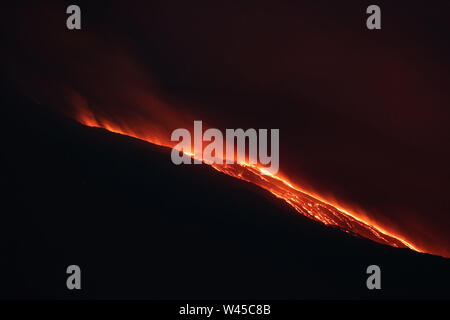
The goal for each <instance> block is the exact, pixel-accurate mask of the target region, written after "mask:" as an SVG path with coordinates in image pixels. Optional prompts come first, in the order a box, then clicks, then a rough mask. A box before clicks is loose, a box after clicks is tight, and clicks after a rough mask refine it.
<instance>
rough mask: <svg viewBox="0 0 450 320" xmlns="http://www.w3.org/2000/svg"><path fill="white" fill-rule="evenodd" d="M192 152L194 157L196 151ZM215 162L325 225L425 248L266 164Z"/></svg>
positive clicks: (92, 121)
mask: <svg viewBox="0 0 450 320" xmlns="http://www.w3.org/2000/svg"><path fill="white" fill-rule="evenodd" d="M77 120H78V121H79V122H80V123H82V124H84V125H86V126H89V127H98V128H103V129H106V130H108V131H111V132H114V133H119V134H122V135H127V136H130V137H133V138H137V139H140V140H143V141H146V142H149V143H152V144H155V145H159V146H164V147H169V148H173V146H172V145H170V144H169V143H168V142H164V141H161V140H160V139H157V138H155V137H144V136H142V135H139V134H136V133H134V132H133V131H132V130H130V129H122V128H120V127H119V126H117V125H115V124H112V123H111V122H109V121H105V120H98V119H97V118H96V117H94V116H93V115H92V114H91V113H90V112H84V113H82V114H79V116H78V117H77ZM185 153H186V152H185ZM189 155H190V156H191V157H193V154H189ZM211 166H212V167H213V168H214V169H216V170H218V171H220V172H222V173H225V174H227V175H230V176H232V177H235V178H238V179H241V180H244V181H247V182H250V183H253V184H255V185H257V186H259V187H261V188H264V189H266V190H268V191H269V192H271V193H272V194H273V195H275V196H276V197H278V198H280V199H283V200H284V201H286V202H287V203H288V204H289V205H291V206H292V207H293V208H294V209H295V210H296V211H297V212H299V213H301V214H302V215H304V216H306V217H308V218H311V219H313V220H316V221H320V222H322V223H323V224H325V225H328V226H335V227H338V228H339V229H341V230H343V231H345V232H347V233H350V234H353V235H359V236H362V237H365V238H368V239H371V240H373V241H376V242H378V243H381V244H385V245H389V246H393V247H399V248H409V249H412V250H415V251H418V252H424V251H422V250H420V249H418V248H417V246H415V245H413V244H412V243H411V242H410V241H407V240H405V239H403V238H402V237H400V236H398V235H396V234H393V233H392V232H388V231H387V230H385V229H384V228H382V227H380V226H378V225H377V224H376V223H374V222H372V221H369V220H368V219H367V218H363V217H361V215H358V214H356V213H354V212H350V211H349V210H347V209H344V208H342V207H340V206H339V205H337V204H335V203H332V202H330V201H327V200H325V199H323V198H321V197H320V196H318V195H315V194H312V193H311V192H307V191H305V190H303V189H301V188H299V187H297V186H295V185H293V184H292V183H291V182H289V181H288V180H287V179H286V178H284V177H281V176H280V175H279V174H275V175H273V174H271V173H269V172H268V171H267V170H265V169H264V168H263V167H260V166H258V165H250V164H247V163H240V164H232V165H229V164H223V165H217V164H212V165H211Z"/></svg>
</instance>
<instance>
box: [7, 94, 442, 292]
mask: <svg viewBox="0 0 450 320" xmlns="http://www.w3.org/2000/svg"><path fill="white" fill-rule="evenodd" d="M8 91H9V92H8ZM2 104H3V109H4V114H3V121H2V122H3V124H2V131H3V139H2V140H3V144H2V167H1V168H2V172H3V174H2V179H1V180H2V184H3V187H4V188H3V190H4V191H3V192H2V195H3V197H4V200H3V201H2V203H3V206H2V207H3V209H2V223H1V245H0V246H1V250H2V258H1V259H0V260H1V262H0V281H1V285H0V296H1V297H6V298H63V299H66V298H68V299H72V298H89V299H90V298H153V299H165V298H180V299H187V298H209V299H212V298H255V299H256V298H276V299H278V298H285V299H298V298H301V299H303V298H307V299H309V298H449V297H450V293H449V289H448V288H449V284H450V275H449V273H448V270H449V267H450V261H449V260H448V259H445V258H441V257H438V256H432V255H428V254H420V253H416V252H413V251H410V250H407V249H396V248H392V247H388V246H383V245H380V244H377V243H374V242H372V241H370V240H367V239H361V238H357V237H355V236H353V235H350V234H347V233H344V232H342V231H340V230H337V229H333V228H329V227H325V226H323V225H322V224H319V223H316V222H314V221H311V220H309V219H307V218H305V217H303V216H301V215H299V214H298V213H296V212H295V211H294V210H293V209H292V208H291V207H290V206H288V205H287V204H286V203H284V202H283V201H281V200H279V199H277V198H275V197H274V196H273V195H271V194H270V193H268V192H266V191H264V190H262V189H259V188H258V187H256V186H254V185H251V184H249V183H246V182H244V181H240V180H236V179H234V178H232V177H229V176H226V175H224V174H222V173H220V172H217V171H216V170H214V169H212V168H211V167H208V166H204V165H191V166H187V165H185V166H175V165H173V164H172V162H171V161H170V152H169V150H168V149H165V148H160V147H156V146H154V145H151V144H148V143H145V142H142V141H139V140H136V139H132V138H129V137H126V136H121V135H118V134H112V133H110V132H107V131H105V130H102V129H95V128H88V127H84V126H82V125H80V124H78V123H76V122H74V121H72V120H70V119H66V118H63V117H61V116H59V115H58V114H57V113H55V112H53V111H52V110H51V109H48V108H46V107H45V106H42V105H39V104H38V103H35V102H32V101H31V99H26V98H23V97H21V96H20V95H17V94H15V93H14V91H12V90H5V91H4V96H3V103H2ZM71 264H77V265H79V266H80V267H81V269H82V290H81V291H79V292H72V291H69V290H67V289H66V277H67V275H66V273H65V271H66V267H67V266H68V265H71ZM371 264H376V265H379V266H380V267H381V271H382V289H381V290H378V291H370V290H368V289H367V288H366V279H367V276H368V275H367V274H366V268H367V266H369V265H371Z"/></svg>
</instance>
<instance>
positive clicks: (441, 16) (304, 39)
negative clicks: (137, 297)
mask: <svg viewBox="0 0 450 320" xmlns="http://www.w3.org/2000/svg"><path fill="white" fill-rule="evenodd" d="M77 3H78V4H79V5H80V7H81V9H82V30H80V31H68V30H67V29H66V28H65V20H66V17H67V15H66V14H65V8H66V7H67V5H68V4H71V3H68V2H57V1H49V2H46V4H45V5H43V4H39V5H38V4H34V5H31V4H30V5H29V4H27V5H23V4H20V6H19V5H17V6H15V7H13V6H11V7H9V8H6V9H5V10H6V11H4V12H7V14H5V17H3V23H2V24H3V30H2V32H3V37H4V40H3V41H4V43H5V45H4V46H3V48H2V53H1V59H2V63H3V67H4V69H5V70H6V72H7V76H8V77H11V81H15V82H16V83H17V84H18V85H19V86H21V87H22V88H23V90H24V92H26V93H27V94H28V95H30V96H31V97H33V98H34V99H36V100H38V101H43V102H45V103H46V104H50V105H53V106H54V107H56V108H57V110H59V111H61V112H64V113H65V114H67V115H73V111H74V109H73V107H74V106H75V105H80V104H81V105H86V106H89V108H91V109H93V110H94V111H95V112H96V113H97V114H101V115H102V116H105V117H107V118H109V119H112V120H113V121H116V122H119V123H121V124H126V125H129V126H136V127H137V128H138V129H139V130H140V129H142V130H145V128H148V127H152V128H153V127H155V128H158V130H161V131H160V132H170V131H171V130H173V129H175V128H177V127H179V126H182V125H183V124H185V123H190V122H191V121H192V120H193V119H194V118H195V119H200V120H203V121H205V122H207V123H208V124H210V125H212V126H215V127H219V128H238V127H242V128H280V146H281V151H280V167H281V171H282V174H283V175H285V176H287V177H289V179H290V180H292V181H294V182H296V183H297V184H299V185H302V186H307V187H308V188H310V189H311V190H314V191H316V192H318V193H320V194H322V195H324V196H325V197H328V198H331V199H335V200H336V201H337V202H339V203H342V204H343V205H345V206H349V207H350V208H353V209H358V208H359V209H361V210H362V211H364V212H367V213H368V214H369V215H370V218H371V219H374V220H375V221H377V222H379V223H380V224H381V225H386V226H388V227H389V228H390V229H391V230H394V231H397V232H398V233H399V234H401V235H403V236H405V237H406V238H407V239H413V240H414V243H416V244H418V245H419V247H422V248H424V249H426V250H428V251H430V252H433V253H437V254H442V255H446V256H450V236H449V234H448V230H450V217H449V212H450V204H449V199H448V191H449V189H450V188H449V181H450V179H449V178H450V169H449V166H448V163H449V162H450V152H449V148H448V141H449V138H450V130H448V121H449V120H450V108H449V107H450V93H449V84H450V79H449V78H450V73H449V71H450V62H449V59H448V57H449V56H450V41H449V37H448V31H449V30H450V22H449V19H448V14H449V13H450V3H449V2H448V1H433V3H432V4H428V5H426V4H425V2H424V1H410V0H408V1H395V4H393V3H392V1H377V4H378V5H379V6H380V7H381V9H382V30H377V31H369V30H367V29H366V27H365V19H366V14H365V9H366V7H367V6H368V5H369V4H372V2H368V1H345V4H343V3H342V2H337V1H323V0H319V1H295V2H294V1H277V2H274V1H258V2H257V4H255V2H254V1H239V3H231V2H230V1H214V2H211V1H195V2H186V1H159V2H158V1H156V2H155V1H152V2H149V1H140V2H135V1H120V2H119V1H114V2H112V1H108V2H106V1H95V3H93V1H78V2H77ZM2 12H3V10H2Z"/></svg>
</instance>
